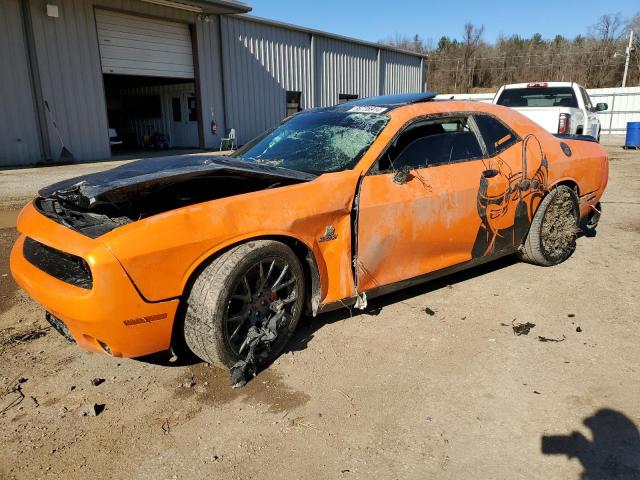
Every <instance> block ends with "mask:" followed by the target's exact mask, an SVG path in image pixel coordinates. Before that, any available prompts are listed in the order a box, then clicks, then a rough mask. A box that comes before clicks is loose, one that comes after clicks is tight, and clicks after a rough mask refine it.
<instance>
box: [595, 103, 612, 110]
mask: <svg viewBox="0 0 640 480" xmlns="http://www.w3.org/2000/svg"><path fill="white" fill-rule="evenodd" d="M605 110H609V105H608V104H606V103H597V104H596V112H604V111H605Z"/></svg>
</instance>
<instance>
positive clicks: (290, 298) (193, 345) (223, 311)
mask: <svg viewBox="0 0 640 480" xmlns="http://www.w3.org/2000/svg"><path fill="white" fill-rule="evenodd" d="M304 291H305V289H304V273H303V270H302V266H301V264H300V261H299V260H298V258H297V257H296V255H295V254H294V253H293V251H292V250H291V249H290V248H289V247H288V246H286V245H284V244H283V243H281V242H277V241H273V240H255V241H250V242H247V243H244V244H242V245H239V246H237V247H234V248H232V249H230V250H228V251H227V252H225V253H223V254H222V255H220V256H219V257H218V258H216V259H215V260H213V261H212V262H211V263H210V264H209V265H208V266H207V267H206V268H204V269H203V270H202V272H200V274H199V275H198V277H197V279H196V280H195V282H194V283H193V286H192V288H191V291H190V292H189V295H188V298H187V309H186V313H185V319H184V337H185V341H186V343H187V346H188V347H189V348H190V349H191V351H192V352H193V353H194V354H195V355H197V356H198V357H200V358H201V359H202V360H204V361H206V362H209V363H212V364H216V365H219V366H226V367H231V366H232V365H234V363H236V362H237V361H238V360H241V359H244V358H245V357H246V356H247V352H248V348H247V345H248V342H250V341H253V339H255V338H256V337H255V335H257V334H258V333H257V332H262V333H261V335H262V336H261V339H263V340H264V341H260V342H259V343H258V342H256V346H255V348H254V350H255V352H254V353H255V355H254V356H253V362H254V363H255V365H256V366H260V365H264V364H266V363H268V362H270V361H271V360H273V359H274V358H276V357H277V356H278V355H279V354H280V352H281V351H282V349H283V348H284V346H285V344H286V343H287V342H288V340H289V339H290V338H291V335H292V334H293V331H294V330H295V328H296V325H297V324H298V321H299V320H300V315H301V313H302V308H303V305H304ZM250 330H251V333H250ZM252 335H253V336H252Z"/></svg>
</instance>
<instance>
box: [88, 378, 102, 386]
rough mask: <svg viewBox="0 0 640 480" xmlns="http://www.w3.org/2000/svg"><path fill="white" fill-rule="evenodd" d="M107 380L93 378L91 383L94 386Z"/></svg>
mask: <svg viewBox="0 0 640 480" xmlns="http://www.w3.org/2000/svg"><path fill="white" fill-rule="evenodd" d="M104 382H105V379H104V378H93V379H91V385H93V386H94V387H97V386H98V385H100V384H102V383H104Z"/></svg>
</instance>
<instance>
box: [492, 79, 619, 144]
mask: <svg viewBox="0 0 640 480" xmlns="http://www.w3.org/2000/svg"><path fill="white" fill-rule="evenodd" d="M493 103H495V104H497V105H504V106H505V107H511V108H513V109H514V110H517V111H518V112H520V113H522V114H523V115H525V116H527V117H528V118H530V119H531V120H533V121H534V122H536V123H538V124H539V125H541V126H542V127H543V128H544V129H545V130H547V131H549V132H551V133H561V134H571V135H591V136H592V137H594V138H596V139H597V140H598V141H600V119H599V118H598V115H597V113H596V112H601V111H603V110H606V109H607V108H609V106H608V105H607V104H606V103H598V104H597V105H596V106H595V107H594V106H593V104H592V103H591V99H590V98H589V94H588V93H587V91H586V90H585V89H584V88H583V87H582V86H580V85H578V84H577V83H573V82H536V83H514V84H511V85H503V86H502V87H500V89H499V90H498V93H496V96H495V97H494V98H493Z"/></svg>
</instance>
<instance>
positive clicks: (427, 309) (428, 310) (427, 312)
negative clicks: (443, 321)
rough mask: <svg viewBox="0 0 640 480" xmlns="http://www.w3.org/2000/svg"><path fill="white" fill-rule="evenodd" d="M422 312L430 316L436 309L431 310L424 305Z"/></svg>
mask: <svg viewBox="0 0 640 480" xmlns="http://www.w3.org/2000/svg"><path fill="white" fill-rule="evenodd" d="M424 313H426V314H427V315H429V316H430V317H433V316H434V315H435V314H436V311H435V310H431V309H430V308H429V307H426V308H425V309H424Z"/></svg>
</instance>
